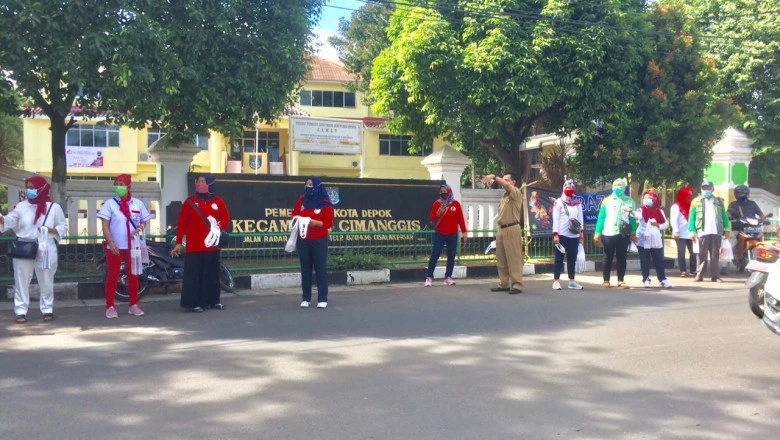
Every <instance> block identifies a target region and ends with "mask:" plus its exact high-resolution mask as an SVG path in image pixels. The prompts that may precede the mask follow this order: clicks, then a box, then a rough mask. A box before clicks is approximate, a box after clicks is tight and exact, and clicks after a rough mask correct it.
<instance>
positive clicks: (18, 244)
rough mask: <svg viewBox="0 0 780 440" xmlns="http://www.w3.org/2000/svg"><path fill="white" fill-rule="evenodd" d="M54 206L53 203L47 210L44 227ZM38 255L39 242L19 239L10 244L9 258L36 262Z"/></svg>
mask: <svg viewBox="0 0 780 440" xmlns="http://www.w3.org/2000/svg"><path fill="white" fill-rule="evenodd" d="M52 206H54V202H52V204H51V205H49V209H48V210H46V216H45V217H44V218H43V225H46V220H48V218H49V213H50V212H51V207H52ZM37 255H38V240H23V239H21V238H19V237H17V238H16V240H14V241H12V242H10V243H9V244H8V256H9V257H11V258H17V259H19V260H34V259H35V257H36V256H37Z"/></svg>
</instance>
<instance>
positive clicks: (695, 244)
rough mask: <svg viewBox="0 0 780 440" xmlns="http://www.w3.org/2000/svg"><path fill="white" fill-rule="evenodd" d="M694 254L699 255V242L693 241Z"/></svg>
mask: <svg viewBox="0 0 780 440" xmlns="http://www.w3.org/2000/svg"><path fill="white" fill-rule="evenodd" d="M693 253H694V254H698V253H699V240H693Z"/></svg>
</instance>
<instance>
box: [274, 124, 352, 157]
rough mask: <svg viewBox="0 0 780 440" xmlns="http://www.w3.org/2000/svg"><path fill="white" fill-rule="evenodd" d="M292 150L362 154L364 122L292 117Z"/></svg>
mask: <svg viewBox="0 0 780 440" xmlns="http://www.w3.org/2000/svg"><path fill="white" fill-rule="evenodd" d="M290 128H291V130H292V149H293V150H295V151H304V152H309V153H338V154H360V152H361V150H362V149H363V121H348V120H343V119H328V118H306V117H300V116H290Z"/></svg>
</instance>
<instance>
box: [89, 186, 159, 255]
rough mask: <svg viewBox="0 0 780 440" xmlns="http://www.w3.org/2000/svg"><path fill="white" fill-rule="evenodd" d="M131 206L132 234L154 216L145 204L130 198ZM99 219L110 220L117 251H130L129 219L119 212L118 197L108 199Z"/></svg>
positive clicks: (109, 224)
mask: <svg viewBox="0 0 780 440" xmlns="http://www.w3.org/2000/svg"><path fill="white" fill-rule="evenodd" d="M128 203H129V204H130V220H131V223H130V233H131V234H132V233H133V231H135V229H136V228H137V227H138V225H140V224H141V223H144V222H147V221H149V219H151V218H152V215H151V214H149V211H148V210H147V209H146V206H144V202H142V201H140V200H138V199H136V198H135V197H132V198H130V201H129V202H128ZM97 216H98V218H101V219H104V220H108V221H109V223H108V227H109V230H110V231H111V238H112V239H113V240H114V244H116V247H117V249H129V248H130V247H129V245H128V237H127V219H126V218H125V215H124V214H122V211H120V210H119V200H117V198H116V197H113V198H110V199H107V200H106V201H104V202H103V206H102V207H100V211H99V212H98V215H97ZM133 225H135V226H133Z"/></svg>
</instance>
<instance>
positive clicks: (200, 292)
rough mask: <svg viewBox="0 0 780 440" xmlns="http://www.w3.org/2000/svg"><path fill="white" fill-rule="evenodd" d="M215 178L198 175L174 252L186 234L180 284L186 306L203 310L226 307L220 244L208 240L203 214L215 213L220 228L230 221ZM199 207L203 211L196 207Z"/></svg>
mask: <svg viewBox="0 0 780 440" xmlns="http://www.w3.org/2000/svg"><path fill="white" fill-rule="evenodd" d="M215 181H216V178H215V177H214V175H212V174H204V175H200V176H198V177H197V178H196V179H195V194H193V195H191V196H189V197H188V198H187V200H185V201H184V203H183V204H182V206H181V211H179V224H178V228H177V230H176V246H175V247H174V248H173V249H172V250H171V255H173V256H174V257H178V256H179V254H180V253H181V244H182V239H183V237H184V236H186V237H187V246H186V248H185V250H186V253H185V255H184V281H183V282H182V288H181V302H180V303H179V304H180V305H181V306H182V307H183V308H185V309H187V310H189V311H191V312H195V313H200V312H202V311H203V309H205V308H207V307H211V308H212V309H217V310H224V309H225V306H224V305H223V304H222V303H221V302H220V299H219V297H220V293H221V290H220V286H219V264H220V263H219V260H220V258H219V257H220V255H219V251H220V249H219V247H217V245H216V243H212V242H211V241H210V240H206V238H207V237H208V236H209V233H210V232H211V226H210V225H207V224H206V222H205V221H203V217H201V213H202V214H203V216H204V217H206V218H207V219H208V217H212V218H213V219H214V220H215V221H216V222H217V224H218V225H219V229H220V230H225V229H227V227H228V225H230V213H229V212H228V210H227V206H225V202H224V201H223V200H222V198H221V197H219V196H217V195H214V189H215V185H214V182H215ZM196 206H197V209H199V210H200V213H199V212H198V210H197V209H196V208H195V207H196Z"/></svg>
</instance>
